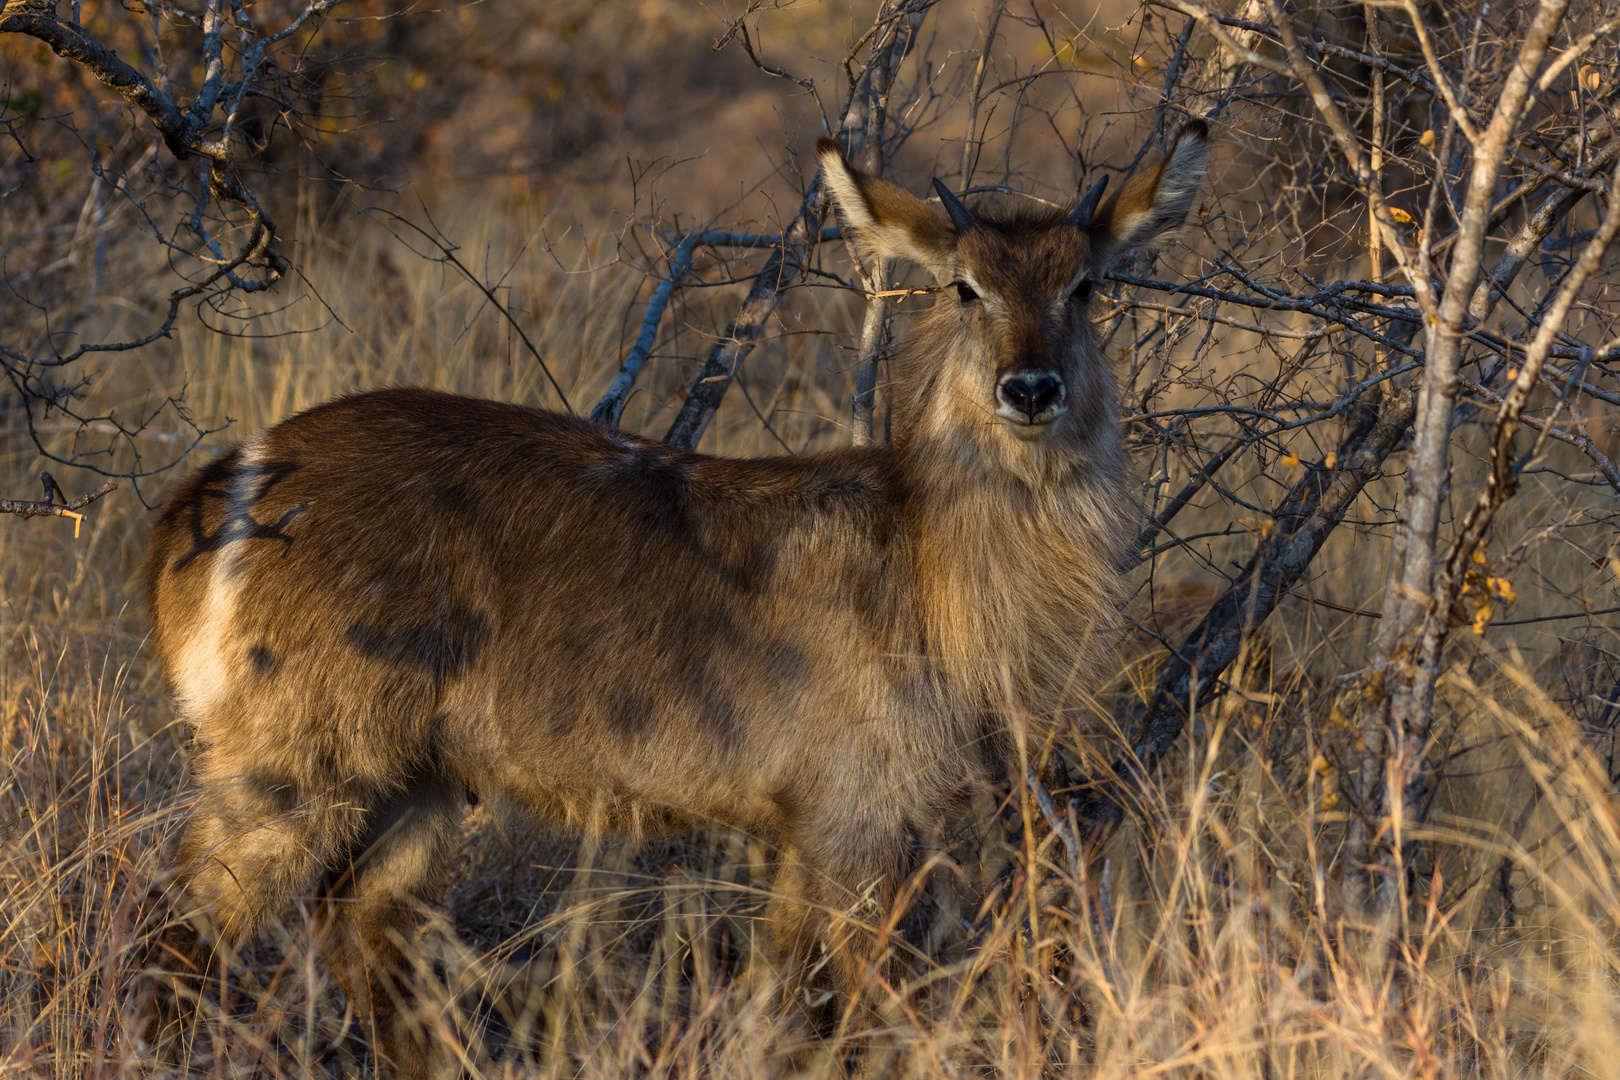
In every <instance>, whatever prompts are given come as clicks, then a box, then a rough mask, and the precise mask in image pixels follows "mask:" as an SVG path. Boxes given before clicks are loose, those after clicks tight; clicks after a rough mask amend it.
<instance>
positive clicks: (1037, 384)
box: [1000, 375, 1063, 422]
mask: <svg viewBox="0 0 1620 1080" xmlns="http://www.w3.org/2000/svg"><path fill="white" fill-rule="evenodd" d="M1000 389H1001V400H1002V401H1004V402H1006V403H1007V404H1008V405H1011V406H1012V407H1013V408H1015V409H1017V410H1018V411H1019V412H1021V413H1023V414H1024V415H1025V416H1027V417H1029V418H1030V420H1031V421H1032V422H1033V421H1034V419H1035V418H1036V417H1037V416H1039V415H1040V414H1041V413H1043V412H1045V411H1046V410H1047V409H1048V408H1049V407H1050V406H1051V404H1052V403H1053V402H1054V401H1056V400H1057V399H1058V395H1059V394H1061V393H1063V384H1062V383H1061V382H1059V381H1058V380H1057V379H1054V378H1053V377H1052V376H1050V375H1034V376H1028V377H1026V376H1023V375H1014V376H1012V377H1010V378H1006V379H1003V380H1001V387H1000Z"/></svg>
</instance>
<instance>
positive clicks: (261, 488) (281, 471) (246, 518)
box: [172, 450, 309, 574]
mask: <svg viewBox="0 0 1620 1080" xmlns="http://www.w3.org/2000/svg"><path fill="white" fill-rule="evenodd" d="M240 460H241V452H240V451H237V450H233V451H232V452H231V453H229V454H227V455H226V456H225V457H222V458H220V459H219V460H218V461H215V462H213V463H212V464H210V465H209V466H208V467H207V468H206V469H204V470H203V477H202V483H201V484H199V485H198V486H197V489H196V493H195V495H194V497H193V499H192V502H191V506H190V508H189V509H190V511H191V514H190V522H189V524H190V528H191V550H190V551H188V552H186V554H184V555H182V556H181V557H180V558H179V559H177V560H176V561H175V564H174V566H173V568H172V569H173V571H174V573H177V574H178V573H179V572H180V571H182V570H184V569H185V568H186V567H187V566H188V565H190V563H191V561H192V560H193V559H195V558H197V557H198V556H200V555H206V554H207V553H208V552H210V551H218V550H219V549H220V548H222V547H225V546H226V545H227V544H234V543H235V542H236V541H238V540H280V541H281V542H282V544H283V545H284V546H283V548H282V550H283V552H285V550H286V549H287V548H290V547H291V546H292V542H293V539H294V538H293V537H291V536H288V535H287V534H286V528H287V526H288V525H290V524H292V521H293V519H294V518H296V517H298V516H299V515H300V514H302V513H303V512H304V511H305V510H308V509H309V504H308V503H299V504H298V505H297V506H295V507H293V508H292V509H290V510H288V511H286V512H285V513H283V514H282V515H281V517H280V518H278V519H276V521H275V522H274V523H273V524H269V525H265V524H260V523H259V522H257V521H254V520H253V514H252V511H253V508H254V507H255V506H257V505H258V504H259V503H261V502H263V501H264V498H265V496H267V495H269V494H270V491H271V489H272V488H274V487H275V486H276V485H277V484H279V483H281V481H283V480H285V479H286V478H287V477H288V476H290V475H292V474H293V473H295V472H297V471H298V468H299V465H298V463H297V462H295V461H274V462H271V463H270V464H268V465H245V466H244V465H240V464H239V462H240ZM242 477H249V478H251V479H254V480H256V481H258V483H257V485H256V486H255V487H254V489H253V493H252V494H251V495H249V496H248V498H247V501H246V505H244V506H240V507H233V506H231V488H232V486H234V485H235V483H236V481H237V480H238V479H240V478H242ZM210 499H217V500H218V501H220V502H223V503H224V504H225V517H224V518H223V519H222V520H221V521H220V523H219V527H218V528H217V529H215V530H214V531H213V532H212V533H210V532H209V531H208V528H207V526H206V525H205V524H204V523H203V516H204V510H205V508H206V507H207V500H210Z"/></svg>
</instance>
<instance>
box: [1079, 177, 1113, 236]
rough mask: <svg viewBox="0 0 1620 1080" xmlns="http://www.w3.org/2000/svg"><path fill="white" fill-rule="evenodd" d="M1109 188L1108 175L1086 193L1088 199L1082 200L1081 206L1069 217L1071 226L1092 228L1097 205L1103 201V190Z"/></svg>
mask: <svg viewBox="0 0 1620 1080" xmlns="http://www.w3.org/2000/svg"><path fill="white" fill-rule="evenodd" d="M1107 186H1108V177H1107V176H1106V175H1105V176H1104V177H1103V178H1102V179H1101V180H1098V181H1097V182H1096V183H1095V184H1092V185H1091V190H1090V191H1088V192H1086V197H1085V198H1083V199H1081V200H1080V205H1079V206H1076V207H1075V208H1074V212H1073V213H1071V214H1070V215H1069V224H1070V225H1073V226H1074V227H1075V228H1077V229H1089V228H1091V217H1092V215H1093V214H1095V213H1096V212H1097V204H1098V203H1099V202H1101V201H1102V193H1103V188H1105V187H1107Z"/></svg>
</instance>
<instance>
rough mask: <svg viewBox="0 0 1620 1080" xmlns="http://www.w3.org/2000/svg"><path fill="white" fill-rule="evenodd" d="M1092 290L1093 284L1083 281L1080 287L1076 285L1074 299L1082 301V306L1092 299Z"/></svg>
mask: <svg viewBox="0 0 1620 1080" xmlns="http://www.w3.org/2000/svg"><path fill="white" fill-rule="evenodd" d="M1091 288H1092V284H1091V282H1090V281H1089V280H1087V281H1082V282H1081V283H1080V284H1078V285H1076V286H1075V287H1074V293H1073V296H1074V299H1076V300H1078V301H1080V303H1082V304H1083V303H1085V302H1086V301H1087V300H1090V299H1091Z"/></svg>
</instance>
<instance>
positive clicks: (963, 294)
mask: <svg viewBox="0 0 1620 1080" xmlns="http://www.w3.org/2000/svg"><path fill="white" fill-rule="evenodd" d="M952 284H954V285H955V286H956V298H957V299H958V300H960V301H962V303H964V304H970V303H972V302H973V301H975V300H977V299H978V298H979V294H978V293H976V292H974V291H973V286H971V285H969V284H968V283H967V282H965V281H956V282H952Z"/></svg>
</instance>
